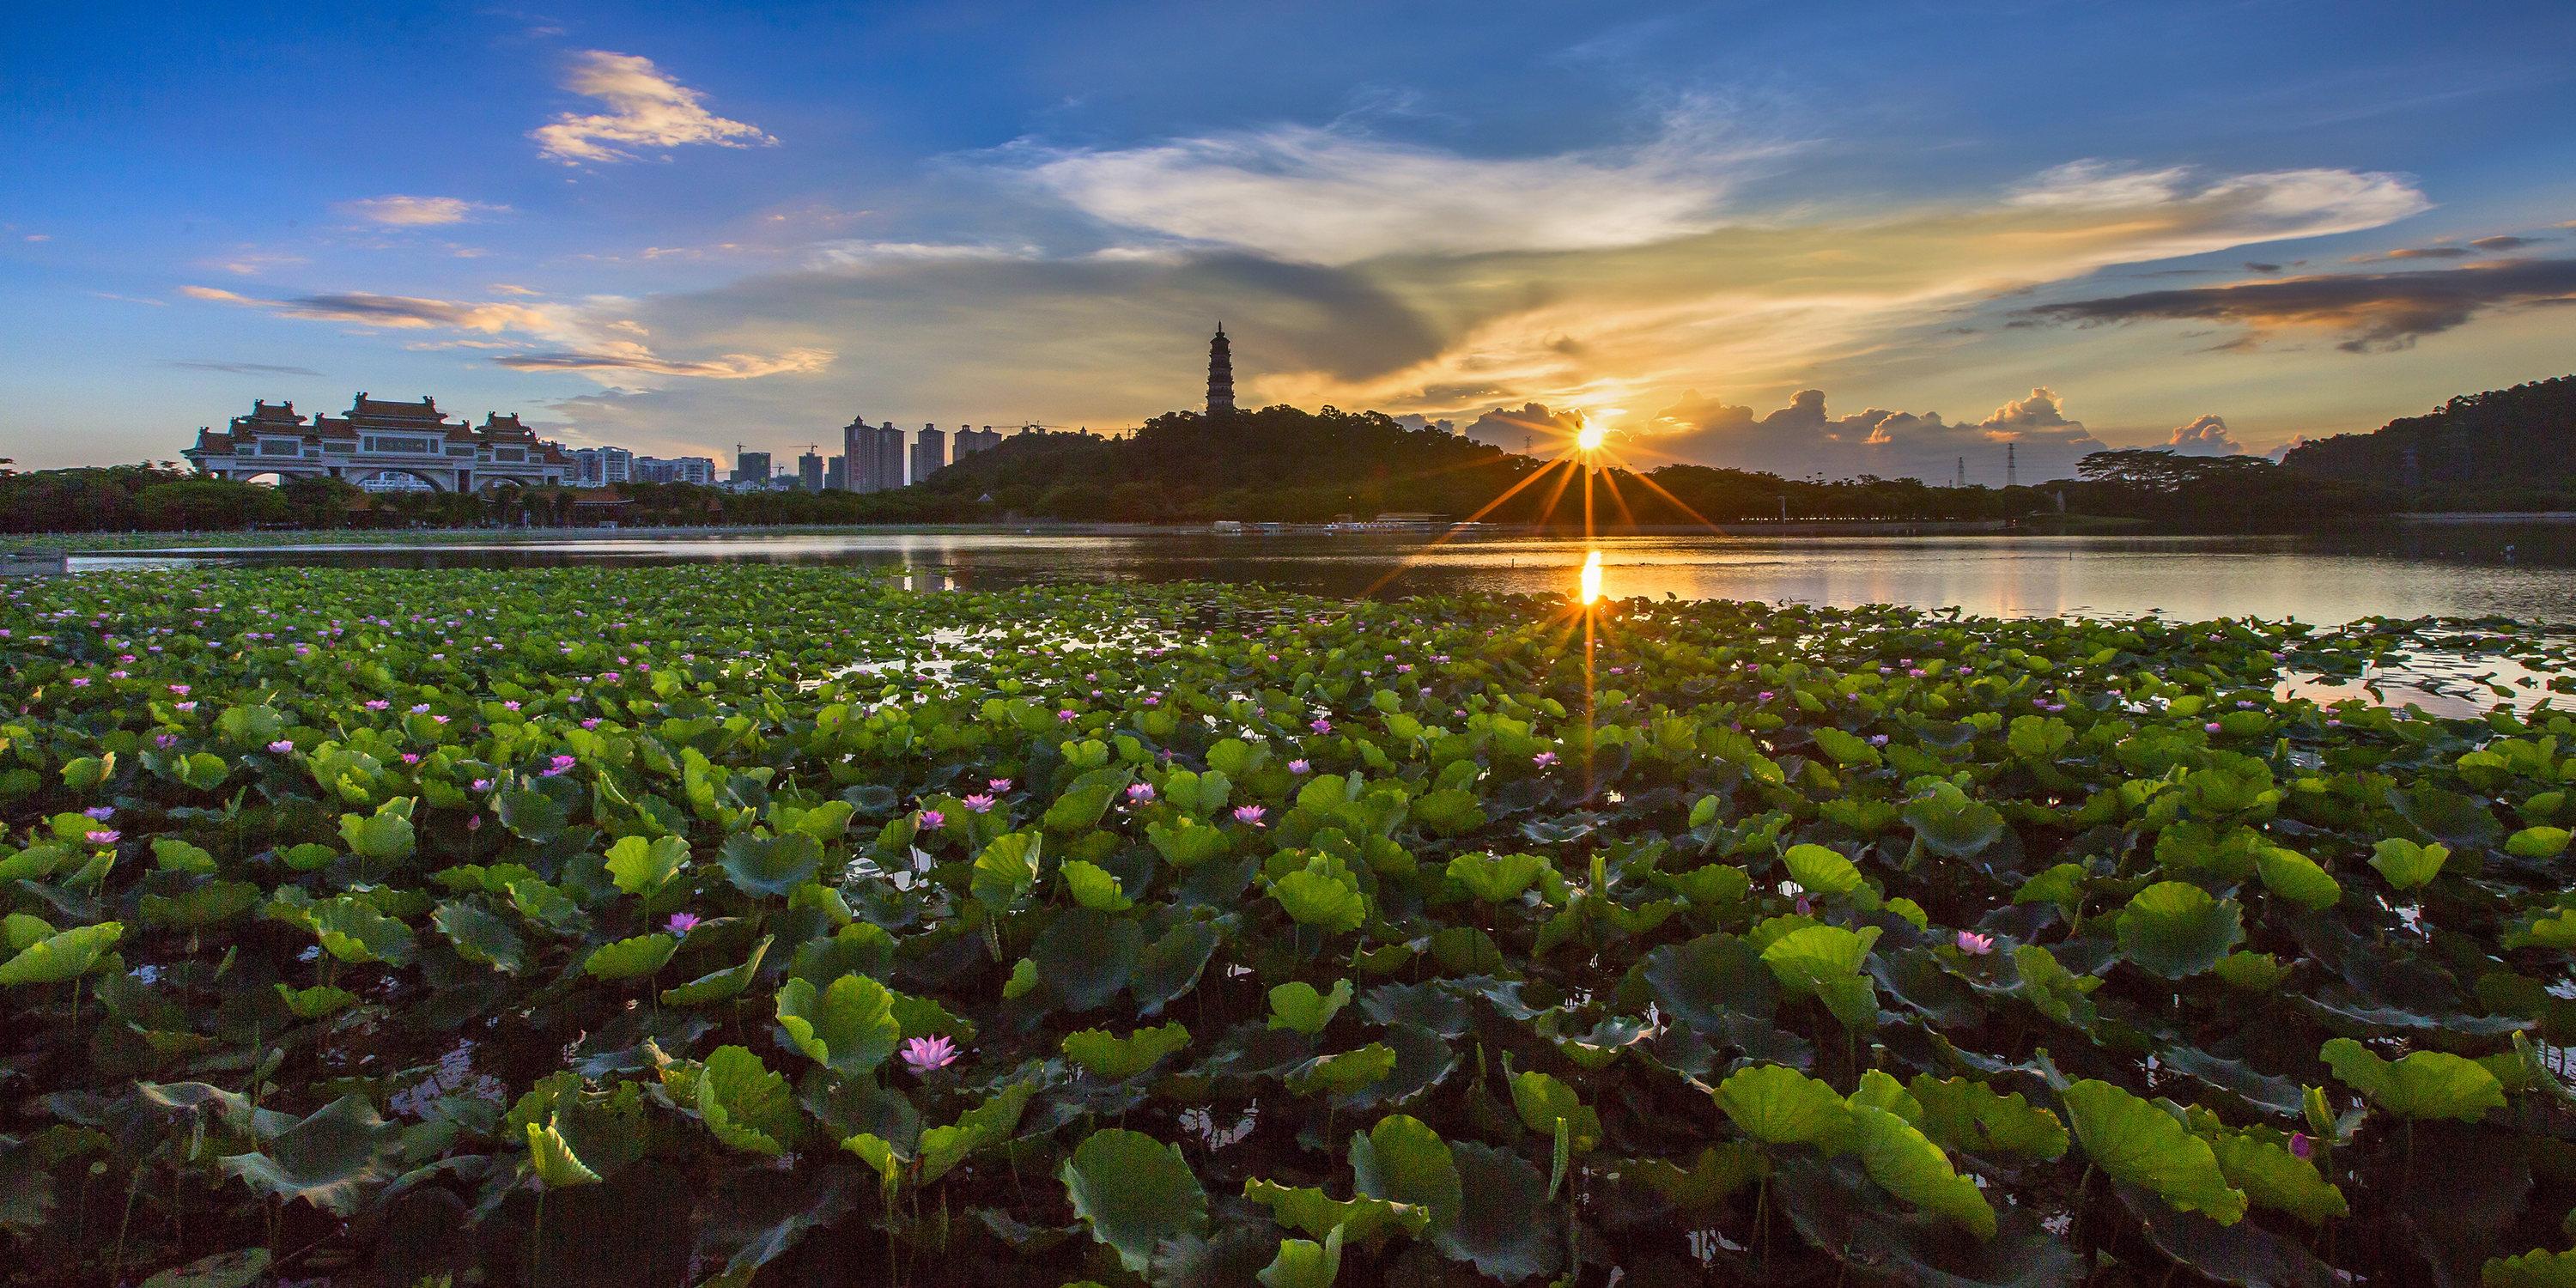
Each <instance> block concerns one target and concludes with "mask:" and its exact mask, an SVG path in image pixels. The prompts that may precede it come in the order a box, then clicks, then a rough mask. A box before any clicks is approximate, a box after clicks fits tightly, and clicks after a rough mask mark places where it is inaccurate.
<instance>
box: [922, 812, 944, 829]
mask: <svg viewBox="0 0 2576 1288" xmlns="http://www.w3.org/2000/svg"><path fill="white" fill-rule="evenodd" d="M946 826H948V816H947V815H945V814H942V813H940V812H939V811H938V810H935V809H926V810H923V811H921V829H922V830H923V831H925V832H936V831H938V830H939V829H941V828H943V827H946Z"/></svg>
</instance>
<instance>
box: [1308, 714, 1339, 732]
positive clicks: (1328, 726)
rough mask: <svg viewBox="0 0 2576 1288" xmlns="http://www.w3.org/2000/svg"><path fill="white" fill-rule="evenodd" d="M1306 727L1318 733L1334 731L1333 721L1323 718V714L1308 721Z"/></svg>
mask: <svg viewBox="0 0 2576 1288" xmlns="http://www.w3.org/2000/svg"><path fill="white" fill-rule="evenodd" d="M1306 727H1307V728H1309V729H1312V730H1314V731H1315V732H1317V733H1331V732H1332V731H1333V722H1332V721H1330V720H1327V719H1325V718H1323V717H1322V716H1317V717H1315V718H1314V719H1312V720H1309V721H1307V722H1306Z"/></svg>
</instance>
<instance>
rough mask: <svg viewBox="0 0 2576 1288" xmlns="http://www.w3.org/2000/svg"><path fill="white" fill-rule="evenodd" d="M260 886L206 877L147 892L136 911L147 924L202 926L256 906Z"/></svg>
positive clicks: (208, 925)
mask: <svg viewBox="0 0 2576 1288" xmlns="http://www.w3.org/2000/svg"><path fill="white" fill-rule="evenodd" d="M259 899H260V889H259V887H258V886H256V885H253V884H251V883H250V882H248V881H209V882H206V883H205V884H203V885H199V886H192V887H190V888H188V889H186V890H182V891H180V892H179V893H177V894H174V895H158V894H147V895H145V896H143V900H142V903H141V905H140V911H141V912H142V914H143V921H144V924H146V925H151V926H170V927H174V928H177V929H180V930H206V929H210V928H212V927H215V926H220V925H222V924H224V923H225V922H228V921H231V920H233V919H234V918H236V917H239V916H241V915H242V914H243V913H245V912H248V911H250V910H251V909H252V908H254V907H256V906H258V904H259Z"/></svg>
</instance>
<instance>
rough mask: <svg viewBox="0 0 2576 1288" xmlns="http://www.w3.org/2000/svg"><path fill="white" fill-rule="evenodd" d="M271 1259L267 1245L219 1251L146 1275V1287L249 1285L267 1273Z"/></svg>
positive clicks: (245, 1287)
mask: <svg viewBox="0 0 2576 1288" xmlns="http://www.w3.org/2000/svg"><path fill="white" fill-rule="evenodd" d="M268 1262H269V1253H268V1249H266V1248H244V1249H242V1250H241V1251H239V1252H218V1253H216V1254H215V1255H213V1256H211V1257H199V1258H198V1259H196V1260H194V1261H191V1262H189V1263H188V1264H186V1265H184V1266H175V1267H172V1268H171V1269H168V1270H164V1271H160V1272H159V1273H157V1274H154V1275H153V1276H152V1277H150V1278H148V1279H145V1280H144V1281H143V1288H250V1286H251V1285H252V1284H255V1283H258V1282H259V1281H260V1278H261V1276H263V1275H265V1274H267V1273H268Z"/></svg>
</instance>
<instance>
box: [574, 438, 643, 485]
mask: <svg viewBox="0 0 2576 1288" xmlns="http://www.w3.org/2000/svg"><path fill="white" fill-rule="evenodd" d="M572 468H573V481H574V482H576V483H580V484H582V485H584V486H588V487H604V486H606V485H608V484H611V483H624V482H627V481H629V480H631V479H633V478H634V477H635V453H633V452H630V451H627V450H626V449H625V448H623V447H576V448H574V449H573V452H572Z"/></svg>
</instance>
